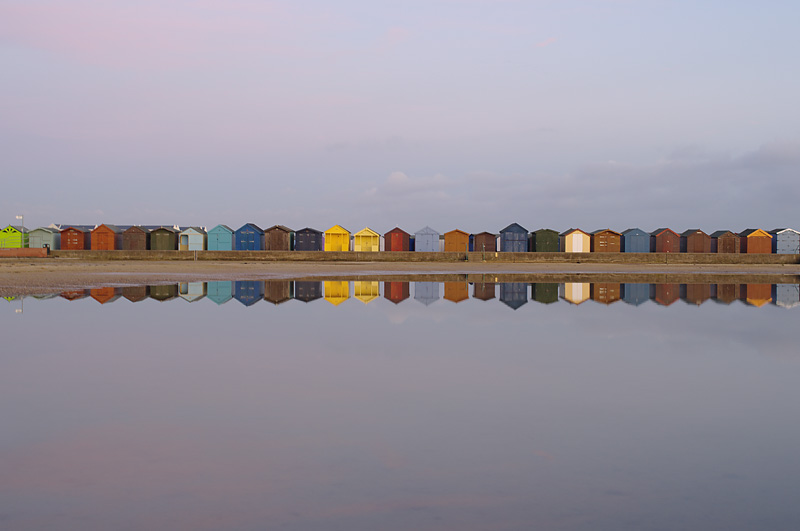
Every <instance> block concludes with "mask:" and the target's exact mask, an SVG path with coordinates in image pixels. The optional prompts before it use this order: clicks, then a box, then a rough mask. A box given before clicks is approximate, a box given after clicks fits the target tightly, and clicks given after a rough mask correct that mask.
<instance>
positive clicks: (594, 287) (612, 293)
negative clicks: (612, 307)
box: [589, 282, 622, 304]
mask: <svg viewBox="0 0 800 531" xmlns="http://www.w3.org/2000/svg"><path fill="white" fill-rule="evenodd" d="M621 297H622V285H621V284H615V283H612V282H595V283H593V284H590V285H589V298H590V299H592V300H593V301H595V302H599V303H601V304H611V303H613V302H617V301H618V300H620V298H621Z"/></svg>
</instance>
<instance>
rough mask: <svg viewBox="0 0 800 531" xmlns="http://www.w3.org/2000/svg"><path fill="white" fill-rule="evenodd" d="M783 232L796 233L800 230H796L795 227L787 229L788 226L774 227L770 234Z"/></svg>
mask: <svg viewBox="0 0 800 531" xmlns="http://www.w3.org/2000/svg"><path fill="white" fill-rule="evenodd" d="M782 232H794V233H795V234H800V231H796V230H794V229H787V228H783V229H772V230H771V231H769V233H770V234H780V233H782Z"/></svg>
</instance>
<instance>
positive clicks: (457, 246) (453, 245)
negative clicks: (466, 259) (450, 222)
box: [444, 229, 469, 253]
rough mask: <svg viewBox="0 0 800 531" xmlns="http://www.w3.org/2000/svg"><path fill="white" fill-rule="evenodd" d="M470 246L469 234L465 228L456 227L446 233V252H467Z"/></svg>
mask: <svg viewBox="0 0 800 531" xmlns="http://www.w3.org/2000/svg"><path fill="white" fill-rule="evenodd" d="M468 246H469V234H468V233H466V232H464V231H463V230H459V229H454V230H451V231H450V232H445V233H444V252H446V253H466V252H467V248H468Z"/></svg>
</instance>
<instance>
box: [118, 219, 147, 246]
mask: <svg viewBox="0 0 800 531" xmlns="http://www.w3.org/2000/svg"><path fill="white" fill-rule="evenodd" d="M149 248H150V229H147V228H145V227H141V226H139V225H134V226H133V227H130V228H128V229H126V230H125V231H124V232H123V233H122V250H124V251H146V250H147V249H149Z"/></svg>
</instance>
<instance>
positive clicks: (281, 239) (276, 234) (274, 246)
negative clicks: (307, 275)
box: [264, 225, 294, 251]
mask: <svg viewBox="0 0 800 531" xmlns="http://www.w3.org/2000/svg"><path fill="white" fill-rule="evenodd" d="M293 244H294V231H293V230H292V229H290V228H289V227H285V226H283V225H273V226H272V227H270V228H268V229H267V230H265V231H264V248H265V249H266V250H267V251H291V250H292V247H293Z"/></svg>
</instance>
